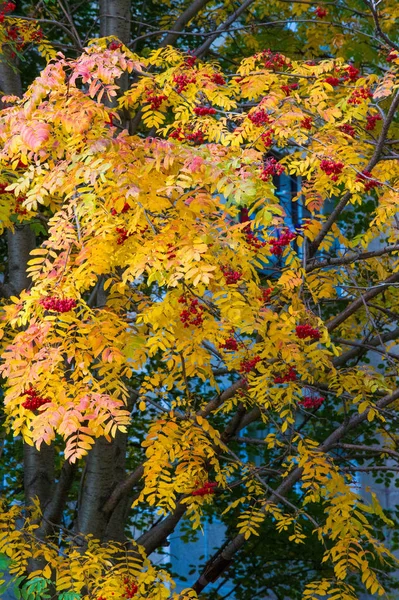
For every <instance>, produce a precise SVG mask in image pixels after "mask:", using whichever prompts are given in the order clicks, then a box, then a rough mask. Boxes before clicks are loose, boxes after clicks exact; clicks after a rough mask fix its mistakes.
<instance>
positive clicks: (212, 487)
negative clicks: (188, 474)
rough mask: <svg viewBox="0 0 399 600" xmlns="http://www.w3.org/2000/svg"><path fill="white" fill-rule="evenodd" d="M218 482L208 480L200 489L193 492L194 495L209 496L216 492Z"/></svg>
mask: <svg viewBox="0 0 399 600" xmlns="http://www.w3.org/2000/svg"><path fill="white" fill-rule="evenodd" d="M217 486H218V484H217V483H216V482H215V481H206V482H205V483H204V485H203V486H202V487H201V488H199V489H198V490H194V491H193V492H191V495H192V496H207V495H208V494H214V493H215V492H216V488H217Z"/></svg>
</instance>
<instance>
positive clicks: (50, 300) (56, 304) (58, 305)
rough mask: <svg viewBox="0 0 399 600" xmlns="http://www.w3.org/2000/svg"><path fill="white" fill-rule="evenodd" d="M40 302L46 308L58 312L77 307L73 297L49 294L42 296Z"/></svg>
mask: <svg viewBox="0 0 399 600" xmlns="http://www.w3.org/2000/svg"><path fill="white" fill-rule="evenodd" d="M40 304H41V305H42V306H43V307H44V308H45V309H46V310H53V311H54V312H57V313H65V312H69V311H70V310H72V309H73V308H76V300H74V299H73V298H56V297H55V296H49V297H47V298H42V299H41V300H40Z"/></svg>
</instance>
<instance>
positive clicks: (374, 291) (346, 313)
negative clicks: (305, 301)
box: [326, 272, 399, 332]
mask: <svg viewBox="0 0 399 600" xmlns="http://www.w3.org/2000/svg"><path fill="white" fill-rule="evenodd" d="M398 281H399V272H398V273H394V274H393V275H391V276H390V277H388V278H387V279H385V281H383V282H382V283H380V284H379V285H376V286H374V287H372V288H371V289H370V290H368V291H367V292H365V293H364V294H363V295H362V296H361V297H360V298H357V299H356V300H354V301H353V302H351V304H349V305H348V306H347V307H346V308H345V309H344V310H343V311H342V312H341V313H339V314H338V315H336V316H335V317H334V318H333V319H331V321H329V322H328V323H327V325H326V328H327V330H328V331H329V332H331V331H333V330H334V329H336V328H337V327H338V326H339V325H341V323H343V322H344V321H346V319H349V317H350V316H351V315H353V313H355V312H356V311H357V310H358V309H359V308H360V307H361V306H363V303H364V302H367V301H368V300H371V298H374V297H375V296H378V294H381V293H382V292H383V291H384V290H386V289H387V288H388V287H389V286H390V285H392V284H394V283H397V282H398Z"/></svg>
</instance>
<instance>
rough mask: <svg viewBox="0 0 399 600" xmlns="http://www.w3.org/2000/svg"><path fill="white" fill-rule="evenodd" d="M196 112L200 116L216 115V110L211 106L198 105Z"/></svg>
mask: <svg viewBox="0 0 399 600" xmlns="http://www.w3.org/2000/svg"><path fill="white" fill-rule="evenodd" d="M194 113H195V114H196V115H198V116H199V117H205V115H216V110H215V109H214V108H211V107H210V106H196V107H195V108H194Z"/></svg>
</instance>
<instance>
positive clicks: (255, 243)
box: [245, 231, 266, 250]
mask: <svg viewBox="0 0 399 600" xmlns="http://www.w3.org/2000/svg"><path fill="white" fill-rule="evenodd" d="M245 241H246V242H247V244H248V246H251V247H252V248H253V249H254V250H260V249H261V248H264V247H265V246H266V242H263V241H262V240H261V239H259V238H258V237H257V236H256V235H255V234H254V233H252V231H248V232H247V233H246V236H245Z"/></svg>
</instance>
